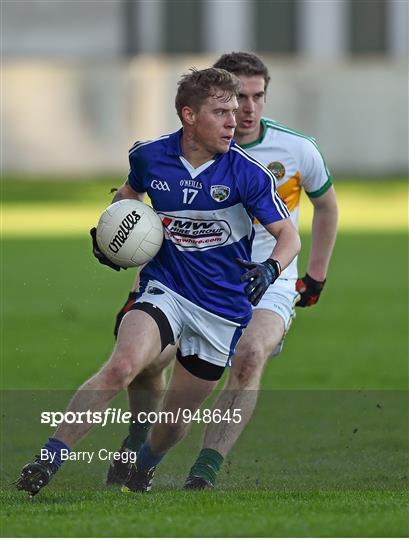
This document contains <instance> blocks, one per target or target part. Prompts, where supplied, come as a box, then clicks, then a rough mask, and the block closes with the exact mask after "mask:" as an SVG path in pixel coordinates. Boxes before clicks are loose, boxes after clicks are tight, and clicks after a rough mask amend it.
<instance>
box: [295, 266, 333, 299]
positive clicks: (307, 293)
mask: <svg viewBox="0 0 409 540" xmlns="http://www.w3.org/2000/svg"><path fill="white" fill-rule="evenodd" d="M325 282H326V279H324V281H317V280H315V279H314V278H312V277H311V276H310V275H308V274H307V273H306V274H305V276H304V277H302V278H298V279H297V282H296V284H295V288H296V290H297V292H298V293H299V294H300V299H299V300H298V302H297V306H298V307H309V306H313V305H314V304H316V303H317V302H318V300H319V297H320V294H321V292H322V289H323V288H324V285H325Z"/></svg>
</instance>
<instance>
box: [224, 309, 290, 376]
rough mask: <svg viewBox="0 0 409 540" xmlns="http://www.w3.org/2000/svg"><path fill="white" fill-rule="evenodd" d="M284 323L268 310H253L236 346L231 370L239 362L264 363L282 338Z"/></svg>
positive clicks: (279, 317) (277, 315)
mask: <svg viewBox="0 0 409 540" xmlns="http://www.w3.org/2000/svg"><path fill="white" fill-rule="evenodd" d="M284 331H285V323H284V320H283V318H282V317H281V315H279V314H278V313H275V312H274V311H270V310H268V309H255V310H254V311H253V317H252V319H251V321H250V323H249V325H248V326H247V328H246V329H245V330H244V332H243V335H242V337H241V339H240V341H239V342H238V344H237V348H236V354H235V355H234V357H233V362H232V364H233V369H234V368H235V367H236V366H237V365H238V364H239V363H241V362H245V361H257V362H261V363H264V362H265V360H266V359H267V357H268V356H269V355H270V354H271V352H272V351H273V350H274V349H275V348H276V346H277V345H278V344H279V343H280V341H281V340H282V338H283V335H284Z"/></svg>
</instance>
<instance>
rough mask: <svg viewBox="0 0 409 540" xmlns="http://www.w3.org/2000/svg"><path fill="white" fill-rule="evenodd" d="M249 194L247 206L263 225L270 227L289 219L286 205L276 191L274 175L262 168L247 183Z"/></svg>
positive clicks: (247, 194)
mask: <svg viewBox="0 0 409 540" xmlns="http://www.w3.org/2000/svg"><path fill="white" fill-rule="evenodd" d="M246 186H247V193H246V200H245V206H246V208H247V211H248V212H249V213H250V215H251V216H252V217H256V218H257V219H258V221H259V222H260V223H261V224H262V225H268V224H269V223H274V222H275V221H280V220H281V219H285V218H287V217H289V215H290V214H289V212H288V210H287V207H286V205H285V204H284V202H283V201H282V200H281V198H280V196H279V195H278V193H277V191H276V182H275V178H274V176H273V174H272V173H271V172H270V171H268V170H267V169H264V167H260V168H259V169H256V170H255V174H254V175H253V178H252V179H250V180H249V181H247V182H246Z"/></svg>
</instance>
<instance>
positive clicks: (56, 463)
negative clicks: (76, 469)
mask: <svg viewBox="0 0 409 540" xmlns="http://www.w3.org/2000/svg"><path fill="white" fill-rule="evenodd" d="M61 450H65V451H66V452H68V453H69V452H71V449H70V448H69V447H68V446H67V445H66V444H65V443H63V442H62V441H60V440H59V439H54V438H53V437H50V438H49V439H48V441H47V442H46V443H45V445H44V446H43V447H42V449H41V453H40V457H41V456H44V457H45V455H47V456H48V457H47V458H46V459H47V460H48V461H50V465H51V467H52V468H53V470H54V472H56V471H58V469H59V468H60V467H61V465H62V463H63V460H62V458H61ZM44 451H45V452H44ZM66 452H64V453H66ZM51 458H53V462H52V463H51Z"/></svg>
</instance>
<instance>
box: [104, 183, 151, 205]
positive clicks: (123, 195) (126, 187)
mask: <svg viewBox="0 0 409 540" xmlns="http://www.w3.org/2000/svg"><path fill="white" fill-rule="evenodd" d="M144 196H145V193H138V192H137V191H135V190H134V189H133V188H132V187H131V185H130V184H129V180H126V182H124V183H123V184H122V186H121V187H120V188H119V189H118V191H116V192H115V195H114V198H113V199H112V202H113V203H114V202H117V201H120V200H122V199H137V200H138V201H142V202H143V198H144Z"/></svg>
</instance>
